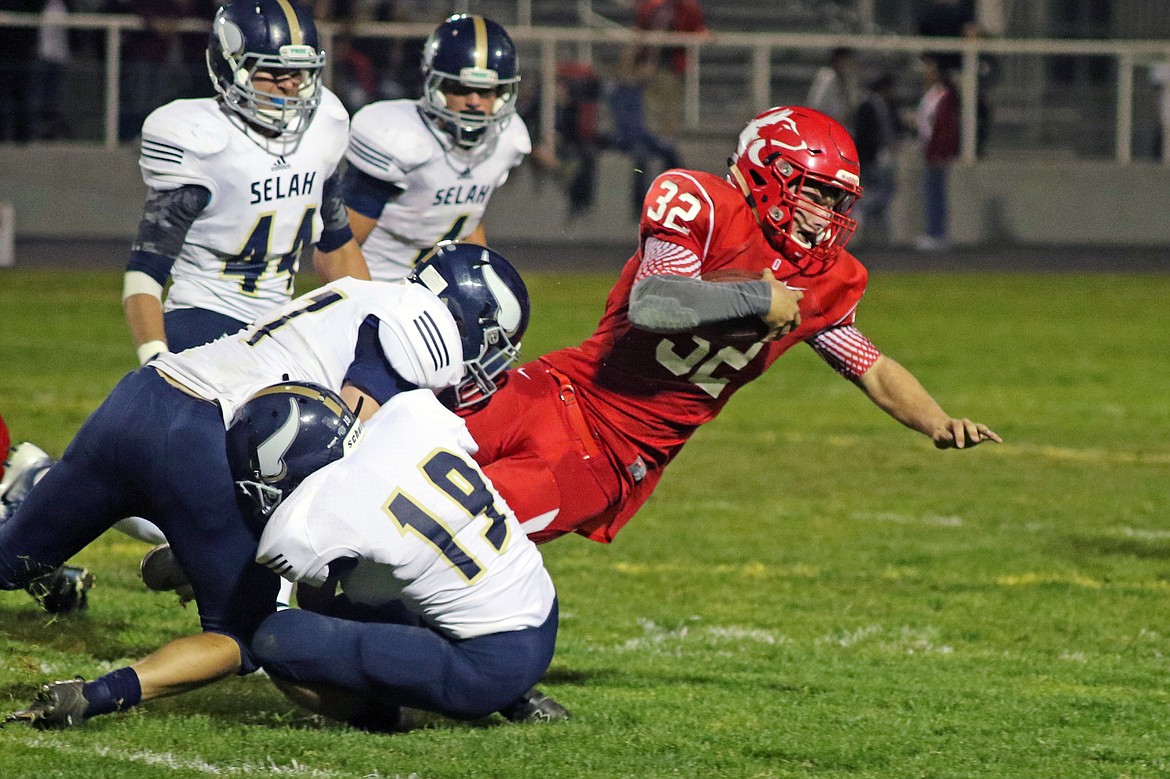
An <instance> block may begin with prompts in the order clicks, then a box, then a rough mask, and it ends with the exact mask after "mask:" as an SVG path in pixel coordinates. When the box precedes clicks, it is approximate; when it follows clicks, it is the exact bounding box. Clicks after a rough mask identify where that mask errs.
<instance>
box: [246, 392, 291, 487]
mask: <svg viewBox="0 0 1170 779" xmlns="http://www.w3.org/2000/svg"><path fill="white" fill-rule="evenodd" d="M299 417H300V414H298V413H297V402H296V401H295V400H293V399H292V398H289V399H288V419H287V420H285V422H284V424H283V425H281V426H280V427H278V428H277V429H276V432H274V433H273V434H272V435H270V436H268V438H267V439H266V440H265V441H264V442H263V443H261V444H260V445H259V446H257V447H256V464H257V465H258V466H259V467H260V477H261V478H262V479H264V480H265V481H279V480H280V479H283V478H284V474H285V473H286V471H287V470H288V469H287V468H285V465H284V455H285V453H286V452H288V450H289V447H290V446H292V443H293V441H294V440H296V437H297V428H298V427H299V426H300V418H299Z"/></svg>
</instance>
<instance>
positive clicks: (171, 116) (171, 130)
mask: <svg viewBox="0 0 1170 779" xmlns="http://www.w3.org/2000/svg"><path fill="white" fill-rule="evenodd" d="M224 129H225V126H224V121H223V118H222V115H221V114H220V112H219V107H218V106H217V105H216V103H215V100H213V99H211V98H201V99H197V100H174V101H172V102H170V103H167V104H166V105H164V106H162V107H160V108H156V109H155V110H154V111H152V112H151V113H150V116H148V117H146V121H145V122H143V124H142V139H143V140H144V141H147V140H150V141H155V142H158V143H162V144H167V145H170V146H177V147H179V148H180V149H182V150H183V151H184V152H190V153H191V154H194V155H195V156H197V157H206V156H209V155H212V154H215V153H216V152H219V151H223V149H224V147H226V146H227V143H228V139H227V136H226V135H225V133H224Z"/></svg>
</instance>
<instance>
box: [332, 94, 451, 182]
mask: <svg viewBox="0 0 1170 779" xmlns="http://www.w3.org/2000/svg"><path fill="white" fill-rule="evenodd" d="M359 149H360V150H361V151H362V152H363V153H361V154H358V153H357V151H358V150H359ZM435 149H436V144H435V139H434V137H433V136H432V135H431V133H430V130H428V129H427V127H426V125H424V124H423V121H422V117H420V116H419V115H418V108H417V104H416V103H415V101H413V100H382V101H379V102H377V103H371V104H369V105H367V106H365V107H363V108H361V109H360V110H359V111H358V112H357V113H356V114H354V115H353V121H352V122H351V123H350V147H349V151H348V152H346V158H347V159H348V160H349V161H350V163H351V164H353V165H356V166H357V167H358V168H359V169H360V170H361V171H362V172H364V173H368V174H370V175H371V176H374V177H375V178H384V177H385V173H386V172H387V171H388V170H390V165H391V164H393V165H395V166H397V167H398V168H399V169H400V170H402V171H404V172H406V171H411V170H414V169H415V168H417V167H419V166H420V165H423V164H424V163H426V162H428V161H429V160H430V159H431V157H432V156H434V154H435ZM379 173H381V174H382V175H379Z"/></svg>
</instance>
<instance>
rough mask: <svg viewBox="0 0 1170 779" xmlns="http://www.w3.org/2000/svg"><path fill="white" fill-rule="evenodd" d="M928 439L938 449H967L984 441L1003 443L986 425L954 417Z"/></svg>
mask: <svg viewBox="0 0 1170 779" xmlns="http://www.w3.org/2000/svg"><path fill="white" fill-rule="evenodd" d="M930 437H931V438H932V439H933V440H934V445H935V447H936V448H938V449H967V448H970V447H972V446H977V445H978V444H981V443H984V442H985V441H992V442H994V443H997V444H1002V443H1003V439H1002V438H1000V437H999V436H998V435H997V434H996V433H995V431H994V430H992V429H991V428H989V427H988V426H987V425H984V424H980V423H978V422H972V421H971V420H970V419H965V418H964V419H956V418H954V417H950V418H949V419H947V421H946V423H945V424H943V425H942V426H940V427H938V428H936V429H935V430H934V432H933V433H931V436H930Z"/></svg>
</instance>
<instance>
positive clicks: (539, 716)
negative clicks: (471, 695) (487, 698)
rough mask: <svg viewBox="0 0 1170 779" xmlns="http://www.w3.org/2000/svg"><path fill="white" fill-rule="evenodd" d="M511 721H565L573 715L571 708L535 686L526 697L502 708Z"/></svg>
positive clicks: (505, 717)
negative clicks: (570, 711)
mask: <svg viewBox="0 0 1170 779" xmlns="http://www.w3.org/2000/svg"><path fill="white" fill-rule="evenodd" d="M500 714H502V715H504V719H506V720H508V721H509V722H563V721H564V720H567V719H570V718H571V717H572V716H573V715H571V714H569V710H568V709H566V708H565V707H564V706H562V705H561V704H559V703H557V702H556V701H555V700H553V699H552V698H550V697H549V696H547V695H545V694H544V693H542V692H541V691H540V690H538V689H536V688H535V687H533V688H532V689H531V690H529V691H528V692H526V693H525V694H524V697H522V698H520V699H519V700H517V701H515V702H514V703H509V704H508V705H507V706H505V707H504V708H502V709H500Z"/></svg>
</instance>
